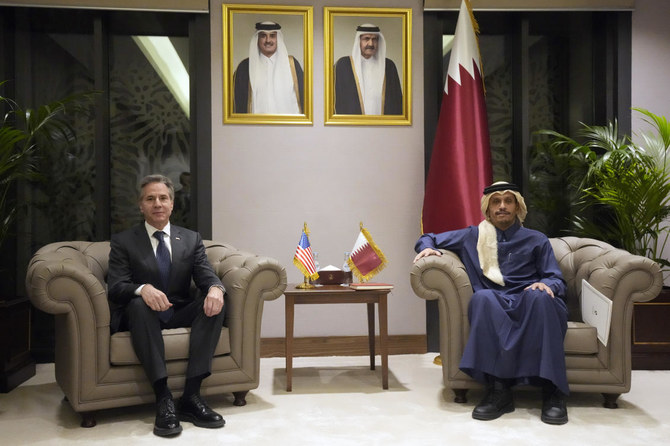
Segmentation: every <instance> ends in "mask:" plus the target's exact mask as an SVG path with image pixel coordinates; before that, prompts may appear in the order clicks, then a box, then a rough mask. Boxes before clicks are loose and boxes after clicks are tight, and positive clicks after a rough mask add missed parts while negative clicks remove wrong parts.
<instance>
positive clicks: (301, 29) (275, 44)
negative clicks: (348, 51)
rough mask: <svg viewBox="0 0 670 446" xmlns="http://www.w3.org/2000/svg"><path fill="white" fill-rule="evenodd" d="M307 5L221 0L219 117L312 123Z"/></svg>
mask: <svg viewBox="0 0 670 446" xmlns="http://www.w3.org/2000/svg"><path fill="white" fill-rule="evenodd" d="M312 12H313V8H312V7H311V6H279V5H227V4H224V5H223V122H224V123H235V124H312V118H313V115H312V34H313V31H312V27H313V16H312Z"/></svg>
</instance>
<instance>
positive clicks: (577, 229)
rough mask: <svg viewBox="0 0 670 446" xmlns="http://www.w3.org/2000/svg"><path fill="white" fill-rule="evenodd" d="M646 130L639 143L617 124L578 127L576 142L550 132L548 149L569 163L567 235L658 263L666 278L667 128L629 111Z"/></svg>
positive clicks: (659, 119) (658, 119) (669, 268)
mask: <svg viewBox="0 0 670 446" xmlns="http://www.w3.org/2000/svg"><path fill="white" fill-rule="evenodd" d="M634 110H635V111H636V112H638V113H640V114H641V115H642V117H643V119H644V121H645V122H646V123H647V124H649V126H650V127H651V130H650V131H647V132H643V133H642V134H641V135H640V139H641V143H638V142H635V141H634V140H633V138H631V137H630V136H626V135H619V132H618V127H617V123H616V121H614V122H610V123H609V124H608V125H606V126H590V125H586V124H582V128H581V130H580V132H579V134H578V140H579V142H578V140H576V139H572V138H570V137H568V136H566V135H563V134H560V133H558V132H555V131H553V130H543V131H540V132H539V133H540V134H544V135H547V136H549V137H550V141H549V145H550V146H551V147H552V148H553V149H554V150H555V151H556V152H559V153H560V154H561V156H562V157H565V156H567V157H569V159H570V165H571V166H573V168H574V170H573V172H579V173H580V176H572V177H571V178H572V185H573V186H572V190H577V191H578V200H577V201H576V203H575V207H576V209H573V211H572V212H571V214H572V217H571V223H572V226H571V228H570V232H573V233H575V234H576V235H579V236H582V237H591V238H596V239H599V240H603V241H606V242H608V243H610V244H612V245H614V246H617V247H619V248H623V249H625V250H627V251H629V252H632V253H634V254H639V255H643V256H646V257H648V258H650V259H652V260H654V261H655V262H657V263H658V264H659V265H660V266H661V268H662V270H663V271H664V273H665V274H667V273H668V272H670V262H669V261H668V260H667V259H666V258H665V257H664V254H663V251H664V249H665V248H666V245H667V242H668V239H669V237H670V224H669V223H668V217H669V216H670V165H669V163H668V160H667V155H668V149H669V148H670V124H668V121H667V119H666V118H665V117H663V116H658V115H655V114H654V113H652V112H650V111H648V110H644V109H641V108H634Z"/></svg>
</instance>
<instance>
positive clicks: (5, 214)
mask: <svg viewBox="0 0 670 446" xmlns="http://www.w3.org/2000/svg"><path fill="white" fill-rule="evenodd" d="M5 83H6V81H3V82H0V87H2V86H3V85H4V84H5ZM90 97H91V94H83V95H82V94H80V95H73V96H69V97H67V98H65V99H63V100H60V101H56V102H53V103H50V104H47V105H42V106H39V107H36V108H25V109H24V108H22V107H20V106H19V105H18V104H17V103H16V102H15V101H14V100H13V99H10V98H8V97H5V96H3V95H0V110H3V116H2V119H1V120H0V247H1V246H2V244H3V243H4V241H5V240H6V239H7V237H8V236H9V234H10V231H11V228H12V224H13V222H14V220H15V218H16V214H17V211H18V209H19V203H18V201H17V199H16V187H17V184H18V183H19V182H21V181H37V180H40V179H43V178H44V177H43V175H42V173H41V172H40V169H39V160H40V157H41V156H42V154H43V153H44V152H46V151H48V150H50V149H51V148H53V147H56V146H59V145H63V144H70V143H72V142H74V141H75V139H76V136H75V133H74V131H73V129H72V127H71V126H70V125H69V124H68V123H67V121H66V120H65V115H66V114H67V113H70V112H73V111H75V110H77V109H78V108H79V107H80V104H81V101H82V99H86V98H90ZM23 204H25V203H23Z"/></svg>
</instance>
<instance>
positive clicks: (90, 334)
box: [26, 242, 110, 407]
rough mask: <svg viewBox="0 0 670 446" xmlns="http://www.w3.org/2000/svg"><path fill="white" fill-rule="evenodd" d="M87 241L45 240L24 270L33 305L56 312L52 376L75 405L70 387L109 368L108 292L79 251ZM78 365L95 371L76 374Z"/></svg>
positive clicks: (86, 385) (85, 384)
mask: <svg viewBox="0 0 670 446" xmlns="http://www.w3.org/2000/svg"><path fill="white" fill-rule="evenodd" d="M91 245H92V244H91V243H89V242H72V244H68V243H53V244H50V245H47V246H45V247H44V248H42V249H40V250H39V251H38V252H37V253H36V254H35V255H34V256H33V258H32V260H31V262H30V264H29V265H28V271H27V274H26V290H27V293H28V297H29V298H30V301H31V302H32V304H33V305H34V306H35V307H36V308H38V309H40V310H42V311H44V312H47V313H50V314H54V315H56V318H55V324H56V350H55V358H56V380H57V382H58V383H59V385H60V386H61V388H62V389H63V392H64V393H65V395H67V396H68V398H70V399H71V401H72V400H73V399H74V401H73V405H75V406H74V407H76V404H77V401H78V400H77V398H78V396H77V395H78V394H77V392H76V391H75V389H79V388H82V389H85V390H86V391H88V390H90V389H91V388H92V387H93V386H94V385H95V383H96V382H97V381H98V380H99V379H101V378H102V377H103V376H104V375H105V374H106V373H107V372H108V370H109V322H110V313H109V304H108V302H107V291H106V289H105V286H104V285H103V283H102V282H101V281H100V279H99V277H98V276H97V275H96V274H95V273H94V272H93V271H92V270H91V268H90V267H89V263H88V258H87V256H86V255H85V254H83V253H82V251H81V250H80V249H85V246H91ZM104 248H105V247H102V249H104ZM80 367H81V368H82V369H86V370H94V371H95V375H92V376H89V375H86V376H81V377H79V378H77V377H78V376H79V375H78V374H77V373H71V371H72V370H79V369H80ZM78 379H79V380H80V381H77V380H78Z"/></svg>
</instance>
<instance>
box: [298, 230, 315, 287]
mask: <svg viewBox="0 0 670 446" xmlns="http://www.w3.org/2000/svg"><path fill="white" fill-rule="evenodd" d="M293 264H294V265H295V266H296V267H297V268H298V269H299V270H300V271H301V272H302V274H303V275H304V276H305V277H309V278H310V279H311V280H316V279H317V278H318V277H319V273H317V272H316V265H315V264H314V255H313V254H312V247H311V246H310V244H309V238H307V234H305V231H304V230H303V231H302V235H301V236H300V241H299V242H298V247H297V248H296V250H295V255H294V256H293Z"/></svg>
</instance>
